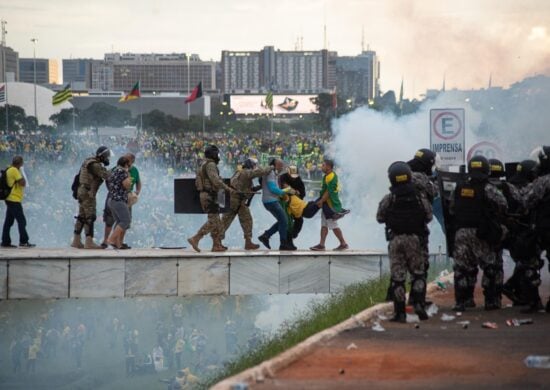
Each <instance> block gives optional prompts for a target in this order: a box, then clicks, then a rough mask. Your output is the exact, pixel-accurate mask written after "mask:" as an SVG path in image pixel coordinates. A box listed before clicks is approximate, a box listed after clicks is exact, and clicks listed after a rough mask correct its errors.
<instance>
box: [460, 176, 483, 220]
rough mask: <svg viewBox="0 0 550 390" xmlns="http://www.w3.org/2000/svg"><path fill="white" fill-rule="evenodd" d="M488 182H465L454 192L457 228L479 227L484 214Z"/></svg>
mask: <svg viewBox="0 0 550 390" xmlns="http://www.w3.org/2000/svg"><path fill="white" fill-rule="evenodd" d="M486 185H487V183H464V184H459V185H457V186H456V189H455V193H454V201H455V221H456V228H457V229H460V228H478V227H479V223H480V221H481V218H483V217H482V215H483V203H484V199H485V186H486Z"/></svg>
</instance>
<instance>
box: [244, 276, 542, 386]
mask: <svg viewBox="0 0 550 390" xmlns="http://www.w3.org/2000/svg"><path fill="white" fill-rule="evenodd" d="M549 279H550V278H549V277H548V272H547V267H546V266H545V269H544V280H543V285H542V286H541V293H542V294H541V295H542V297H543V301H544V303H546V300H547V298H548V295H549V294H550V280H549ZM432 300H433V301H434V302H435V304H436V305H437V306H438V307H439V312H438V313H437V314H436V315H434V316H433V317H432V318H430V319H429V320H428V321H424V322H422V323H420V324H419V326H418V327H416V326H415V324H413V323H411V324H395V323H391V322H388V321H380V325H381V326H382V327H383V328H384V329H385V331H383V332H376V331H374V330H372V328H371V326H372V324H371V323H368V324H365V327H359V328H356V329H353V330H350V331H347V332H345V333H343V334H340V335H339V336H338V337H336V338H334V339H332V340H330V341H328V342H326V343H324V344H322V345H320V346H319V347H317V348H316V349H314V351H313V352H312V353H311V354H309V355H307V356H305V357H303V358H302V359H299V360H298V361H296V362H294V363H293V364H291V365H290V366H288V367H286V368H285V369H283V370H281V371H279V372H277V373H276V374H275V377H274V378H272V379H266V380H265V381H264V382H263V383H255V384H253V385H252V386H251V388H253V389H367V388H371V389H389V388H406V389H460V388H468V389H472V388H483V389H492V388H494V389H497V388H498V389H538V388H540V389H542V388H546V389H549V388H550V369H535V368H528V367H526V366H525V365H524V363H523V360H524V359H525V357H526V356H528V355H550V314H547V313H534V314H529V315H525V314H521V313H520V308H517V307H505V308H503V309H501V310H497V311H490V312H487V311H485V310H484V309H483V307H482V306H483V295H482V293H481V289H480V288H479V287H478V288H476V302H477V303H478V307H477V308H475V309H469V310H468V311H466V312H464V313H462V315H461V316H456V313H454V312H452V311H451V310H450V309H451V307H452V305H453V301H454V295H453V289H452V286H450V289H448V290H446V291H438V292H437V293H435V294H433V295H432ZM504 303H505V305H506V304H509V301H507V300H505V301H504ZM444 313H445V314H447V315H453V316H455V317H456V318H455V319H454V320H452V321H443V320H442V319H441V317H442V314H444ZM513 318H518V319H524V318H531V319H532V320H533V324H530V325H522V326H518V327H515V326H513V327H510V326H507V325H506V320H508V319H513ZM461 321H469V324H468V326H467V327H466V328H465V327H464V326H463V325H462V324H460V323H459V322H461ZM484 322H494V323H496V324H497V326H498V328H497V329H486V328H483V327H482V324H483V323H484ZM351 344H354V345H355V346H356V347H357V348H352V349H348V347H349V346H350V345H351Z"/></svg>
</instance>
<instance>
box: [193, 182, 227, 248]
mask: <svg viewBox="0 0 550 390" xmlns="http://www.w3.org/2000/svg"><path fill="white" fill-rule="evenodd" d="M200 201H201V207H202V209H203V211H204V212H205V213H208V220H207V221H206V223H205V224H204V225H202V226H201V228H200V229H199V231H198V232H197V236H199V237H201V238H202V237H204V236H206V235H207V234H210V236H211V237H212V240H221V237H222V234H223V225H222V220H221V218H220V207H219V205H218V202H217V197H216V195H215V194H210V193H207V192H201V194H200Z"/></svg>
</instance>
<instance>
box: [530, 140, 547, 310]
mask: <svg viewBox="0 0 550 390" xmlns="http://www.w3.org/2000/svg"><path fill="white" fill-rule="evenodd" d="M535 154H536V155H537V157H538V159H539V177H538V178H537V179H535V181H534V182H533V184H532V186H531V187H530V188H529V190H528V191H527V193H526V195H525V202H526V206H527V208H528V209H529V210H533V211H535V212H536V218H535V229H536V232H537V237H538V241H539V244H540V246H541V249H542V250H546V259H547V261H548V262H549V266H550V146H541V147H539V148H537V149H536V150H535ZM526 273H528V274H529V276H530V277H531V278H532V285H533V286H535V285H536V286H537V291H538V284H540V275H539V277H538V281H537V272H535V270H534V269H529V270H526ZM532 291H534V289H532ZM532 309H533V310H535V309H536V307H535V306H533V305H532ZM546 311H547V312H549V313H550V297H549V298H548V302H547V303H546Z"/></svg>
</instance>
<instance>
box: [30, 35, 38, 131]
mask: <svg viewBox="0 0 550 390" xmlns="http://www.w3.org/2000/svg"><path fill="white" fill-rule="evenodd" d="M31 42H32V44H33V45H32V58H33V65H32V69H33V73H34V117H35V118H36V123H38V116H37V113H36V42H38V39H36V38H31Z"/></svg>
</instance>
